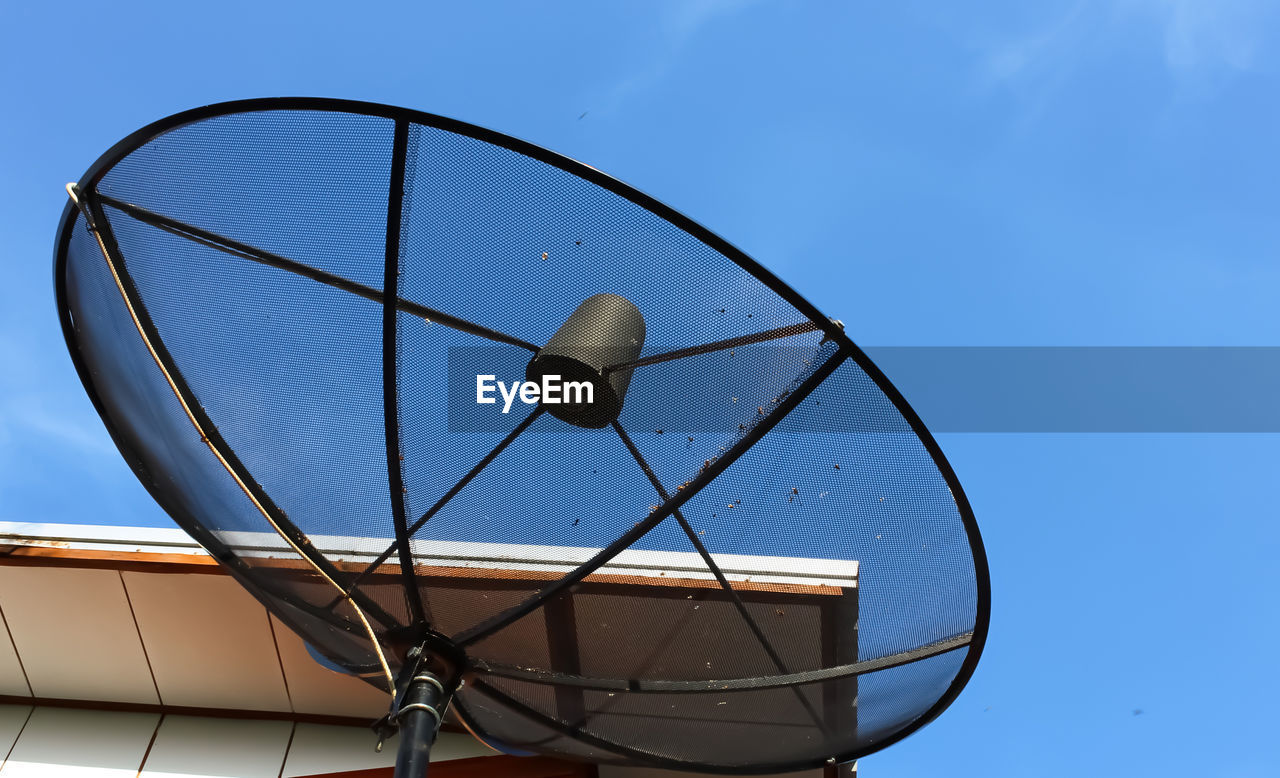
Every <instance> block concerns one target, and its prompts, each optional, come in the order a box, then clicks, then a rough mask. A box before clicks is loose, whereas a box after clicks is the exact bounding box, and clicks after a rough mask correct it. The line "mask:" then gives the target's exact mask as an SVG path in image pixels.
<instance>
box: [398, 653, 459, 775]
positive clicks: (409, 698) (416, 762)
mask: <svg viewBox="0 0 1280 778" xmlns="http://www.w3.org/2000/svg"><path fill="white" fill-rule="evenodd" d="M448 699H449V695H448V694H447V693H446V692H445V690H444V684H442V683H440V680H439V679H438V678H436V677H435V676H434V675H432V674H431V673H430V672H427V671H425V670H424V671H421V672H419V673H417V674H416V675H414V676H413V678H412V679H411V680H410V681H409V684H408V685H407V686H406V687H405V690H404V694H403V703H402V704H401V705H400V709H399V710H398V711H396V724H397V725H398V726H399V727H400V748H399V750H398V751H397V752H396V771H395V778H424V776H426V774H427V767H428V766H429V765H430V762H431V746H432V745H433V744H434V743H435V742H436V732H437V731H438V730H439V729H440V710H439V707H438V706H439V705H440V702H441V701H442V700H444V701H446V702H447V701H448Z"/></svg>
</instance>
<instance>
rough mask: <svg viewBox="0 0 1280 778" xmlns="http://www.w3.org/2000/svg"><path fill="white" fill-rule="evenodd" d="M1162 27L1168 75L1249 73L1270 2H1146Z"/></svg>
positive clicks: (1268, 20) (1269, 13)
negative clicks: (1203, 70)
mask: <svg viewBox="0 0 1280 778" xmlns="http://www.w3.org/2000/svg"><path fill="white" fill-rule="evenodd" d="M1146 4H1147V5H1149V6H1151V8H1150V9H1149V10H1150V11H1151V12H1152V13H1153V14H1154V15H1155V17H1156V19H1157V20H1158V21H1159V23H1160V24H1162V25H1163V27H1164V55H1165V64H1167V65H1168V67H1169V68H1170V69H1171V70H1174V71H1186V70H1189V69H1193V68H1204V67H1213V68H1219V67H1225V68H1229V69H1232V70H1251V69H1252V68H1253V66H1254V64H1255V63H1256V61H1257V55H1258V51H1259V49H1260V46H1261V44H1262V36H1263V35H1264V31H1265V30H1266V29H1268V27H1269V26H1270V23H1271V22H1273V21H1274V17H1275V13H1274V8H1275V4H1274V3H1269V2H1266V3H1264V2H1261V1H1260V0H1146Z"/></svg>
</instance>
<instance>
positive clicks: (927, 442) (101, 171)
mask: <svg viewBox="0 0 1280 778" xmlns="http://www.w3.org/2000/svg"><path fill="white" fill-rule="evenodd" d="M262 111H320V112H330V113H347V114H359V115H365V116H376V117H381V118H386V119H389V120H392V121H399V122H406V121H407V122H412V123H415V124H421V125H425V126H428V127H434V128H437V129H441V130H446V131H449V132H453V133H456V134H458V135H463V136H466V137H470V138H474V139H476V140H479V141H483V142H486V143H490V144H493V145H495V146H500V147H503V148H506V149H508V150H510V151H514V152H517V153H519V154H523V155H525V156H527V157H530V158H533V159H536V160H538V161H540V162H543V163H546V164H548V165H551V166H553V167H557V168H559V169H561V170H564V171H565V172H567V173H570V174H572V175H575V176H578V177H579V178H582V179H584V180H586V181H589V182H591V183H593V184H596V185H597V186H600V187H603V188H604V189H607V190H609V191H610V192H612V193H614V194H616V195H618V196H620V197H623V198H624V199H626V200H629V201H631V202H632V203H635V204H636V205H639V206H640V207H642V208H644V209H646V210H648V211H649V212H651V213H653V214H654V215H655V216H658V217H659V218H661V219H664V220H666V221H668V222H670V223H671V224H673V225H675V226H676V227H678V228H680V229H682V230H684V231H685V232H687V233H689V234H690V235H692V236H694V237H695V238H697V239H698V240H700V241H702V242H703V243H705V244H706V245H708V246H710V247H711V248H713V249H715V250H716V251H718V252H720V253H721V254H723V255H724V256H726V257H728V258H729V259H730V260H732V261H733V262H734V263H736V264H737V265H738V266H739V267H741V268H742V269H744V270H746V271H747V272H748V273H750V274H751V275H752V276H754V277H755V278H757V279H758V280H759V281H760V282H761V283H763V284H764V285H765V286H767V287H768V288H769V289H771V290H772V291H774V292H775V293H777V294H778V295H779V296H780V297H782V298H783V299H784V300H786V301H787V302H788V303H790V304H791V305H792V306H794V307H795V308H796V309H797V310H798V311H800V312H801V313H802V314H804V315H805V316H808V317H809V319H810V320H811V321H812V322H813V323H814V324H815V325H817V328H819V329H821V330H822V331H823V333H824V335H825V336H826V338H827V339H828V340H832V341H834V342H835V343H836V344H837V345H838V346H839V352H838V353H837V354H836V355H833V356H832V357H831V360H842V357H843V358H848V359H851V360H853V361H854V363H856V364H857V365H858V366H859V367H860V368H861V369H862V370H863V371H865V372H866V374H867V375H868V376H870V377H871V379H872V380H873V381H874V382H875V383H876V385H877V386H878V387H879V388H880V390H881V391H882V392H884V393H885V396H887V397H888V398H889V399H890V401H891V402H893V404H894V406H895V407H896V408H897V410H898V412H899V413H901V414H902V416H903V418H904V419H906V421H907V423H908V424H910V425H911V429H912V431H913V432H915V434H916V436H917V437H919V439H920V441H921V442H922V443H923V444H924V446H925V449H926V450H927V451H928V452H929V455H930V457H931V458H932V459H933V462H934V464H935V465H936V466H937V468H938V471H939V472H940V473H941V474H942V476H943V479H944V480H945V481H946V483H947V486H948V487H949V488H950V490H951V495H952V497H953V498H954V500H955V503H956V507H957V508H958V509H959V511H960V517H961V520H962V521H963V522H964V528H965V533H966V535H967V537H968V541H969V547H970V551H971V554H972V558H973V563H974V575H975V579H976V586H977V596H978V609H977V613H976V614H975V622H974V629H973V632H972V637H971V638H970V640H969V642H968V653H967V655H966V656H965V660H964V663H963V664H962V665H961V667H960V670H959V671H958V672H957V673H956V676H955V678H954V679H953V680H952V682H951V685H950V686H949V687H948V688H947V691H946V692H945V693H944V694H943V695H942V697H941V698H939V699H938V701H937V702H936V703H935V704H934V705H933V707H931V708H930V709H929V710H927V711H925V713H924V714H923V715H921V716H920V717H919V718H917V719H916V720H915V721H913V722H912V723H911V724H909V725H908V726H906V727H904V728H903V729H901V730H900V731H898V732H897V733H895V734H894V735H892V736H891V737H888V738H886V739H884V740H882V741H880V742H878V743H876V744H875V745H874V747H872V748H867V749H863V750H860V751H855V752H851V753H847V754H836V755H834V758H835V759H836V760H837V761H839V762H846V761H851V760H854V759H859V758H861V757H863V756H866V755H867V754H871V753H874V752H876V751H879V750H881V749H883V748H885V747H887V746H890V745H892V744H894V743H896V742H898V741H900V740H902V739H903V738H905V737H907V736H908V735H911V734H913V733H914V732H916V731H917V730H919V729H920V728H921V727H923V726H924V725H926V724H928V723H929V722H931V721H933V720H934V719H935V718H937V717H938V715H940V714H941V713H942V712H943V711H944V710H946V708H947V707H948V706H950V705H951V703H952V702H954V701H955V699H956V697H957V696H959V694H960V691H961V690H962V689H963V688H964V686H965V685H966V684H967V683H968V681H969V678H970V677H971V676H972V675H973V671H974V669H975V668H976V667H977V665H978V660H979V659H980V658H981V656H982V649H983V646H984V644H985V643H986V637H987V631H988V628H989V625H990V617H991V580H990V572H989V569H988V566H987V557H986V551H985V549H984V547H983V544H982V537H981V535H980V534H979V531H978V525H977V521H976V520H975V518H974V515H973V509H972V507H971V506H970V505H969V501H968V498H967V497H966V496H965V493H964V490H963V488H962V487H961V486H960V482H959V480H958V479H957V477H956V474H955V471H954V470H953V469H952V468H951V465H950V464H949V463H948V462H947V459H946V457H945V456H944V455H943V453H942V450H941V448H939V446H938V443H937V441H935V440H934V438H933V436H932V435H931V434H930V433H929V431H928V429H926V428H925V426H924V423H923V422H922V421H921V420H920V417H919V416H917V415H916V413H915V411H914V410H912V408H911V406H910V405H908V404H907V402H906V400H905V399H904V398H903V396H902V394H901V393H900V392H898V390H897V389H896V388H894V386H893V384H891V383H890V382H889V380H888V378H886V377H885V375H884V373H882V372H881V371H880V369H879V368H877V367H876V366H875V364H874V363H872V361H871V360H870V359H869V358H868V357H867V355H866V354H865V353H863V351H862V349H860V348H858V346H857V345H855V344H854V343H853V341H852V340H851V339H850V338H849V336H848V335H846V334H845V332H844V330H843V329H842V328H841V327H840V326H839V325H838V324H837V323H835V322H832V321H831V320H829V319H827V318H826V317H825V316H823V315H822V314H821V313H820V312H819V311H818V309H817V308H815V307H814V306H813V305H812V304H811V303H809V301H807V300H805V299H804V298H803V297H801V296H800V294H799V293H797V292H796V291H795V290H793V289H792V288H791V287H789V286H787V285H786V284H784V283H783V282H782V281H781V280H780V279H778V278H777V277H776V276H774V275H773V274H772V273H771V272H769V271H768V270H766V269H765V268H764V267H763V266H761V265H760V264H759V263H758V262H756V261H755V260H753V259H752V258H751V257H749V256H747V255H746V254H745V253H743V252H742V251H741V250H739V249H738V248H736V247H735V246H733V245H732V244H730V243H729V242H728V241H726V240H724V239H723V238H721V237H719V236H718V235H715V234H714V233H712V232H711V231H710V230H708V229H706V228H705V227H703V226H701V225H699V224H697V223H696V222H694V221H693V220H691V219H689V218H688V217H686V216H684V215H682V214H680V213H678V212H676V211H675V210H673V209H671V208H669V207H668V206H666V205H663V204H662V203H660V202H658V201H657V200H655V199H654V198H652V197H650V196H648V195H646V194H644V193H643V192H640V191H638V190H636V189H634V188H632V187H630V186H628V185H627V184H624V183H622V182H621V181H619V180H617V179H615V178H612V177H610V176H608V175H606V174H604V173H601V172H600V171H599V170H596V169H595V168H593V167H591V166H589V165H586V164H583V163H581V162H578V161H576V160H573V159H570V158H568V157H564V156H561V155H559V154H556V153H555V152H552V151H549V150H547V149H544V148H542V147H540V146H535V145H533V144H531V143H527V142H525V141H521V140H518V139H515V138H512V137H510V136H507V135H503V134H501V133H498V132H494V131H492V130H488V129H484V128H482V127H477V126H475V125H471V124H467V123H465V122H460V121H457V120H455V119H449V118H445V117H442V116H436V115H434V114H429V113H424V112H421V111H415V110H412V109H407V108H397V107H394V106H388V105H381V104H378V103H368V102H361V101H355V100H341V99H336V98H316V97H268V98H256V99H250V100H236V101H231V102H225V103H215V104H213V105H207V106H202V107H200V108H194V109H191V110H188V111H183V112H181V113H178V114H174V115H172V116H169V117H166V118H164V119H161V120H159V121H156V122H153V123H151V124H148V125H147V126H145V127H143V128H141V129H139V130H137V131H136V132H133V133H131V134H130V135H128V136H127V137H125V138H124V139H123V140H121V141H120V142H118V143H116V144H115V145H114V146H112V147H111V148H110V149H109V150H108V151H107V152H106V153H104V154H103V155H102V156H101V157H99V158H98V159H97V161H95V162H94V163H93V164H92V165H91V166H90V167H89V169H88V170H87V171H86V172H85V174H84V175H83V176H82V177H81V179H80V181H79V184H78V186H79V189H80V191H81V192H92V191H94V189H95V187H96V186H97V184H98V182H99V181H101V179H102V177H103V176H105V175H106V174H107V172H108V171H110V170H111V169H112V168H113V167H114V166H115V165H116V164H117V163H118V162H119V161H120V160H121V159H123V158H124V157H125V156H126V155H128V154H130V153H131V152H133V151H135V150H137V149H138V148H140V147H141V146H143V145H144V144H146V143H147V142H149V141H151V140H152V139H154V138H155V137H157V136H158V135H161V134H163V133H165V132H169V131H171V130H174V129H176V128H178V127H181V126H183V125H187V124H192V123H195V122H199V121H203V120H205V119H211V118H214V117H218V116H224V115H228V114H235V113H253V112H262ZM77 218H82V217H81V215H80V212H79V210H78V209H77V207H76V206H75V204H73V203H71V202H68V203H67V206H66V208H64V209H63V213H62V217H61V220H60V222H59V226H58V235H57V239H56V242H55V246H54V288H55V295H56V298H57V305H58V315H59V319H60V321H61V324H62V331H63V337H64V338H65V340H66V343H67V349H68V352H69V353H70V354H71V359H72V361H73V362H74V363H75V367H76V371H77V373H78V374H79V376H80V380H81V383H83V384H84V388H85V391H86V392H87V393H88V395H89V397H90V399H91V401H92V402H93V404H94V408H95V409H96V410H97V411H98V415H99V416H100V417H101V418H102V420H103V423H104V424H105V425H106V427H107V430H108V432H109V433H110V434H111V437H112V439H113V441H115V443H116V447H117V448H118V449H119V450H120V453H121V454H122V455H123V456H124V458H125V460H126V461H127V462H129V463H130V465H131V466H132V468H133V469H134V472H135V474H139V475H140V472H139V471H140V470H141V463H140V460H139V458H138V457H137V456H136V455H134V454H133V452H131V451H129V450H128V448H127V447H126V446H125V445H124V444H123V441H122V438H121V437H120V435H119V433H118V431H117V430H116V429H115V428H114V427H113V425H112V424H111V422H110V421H109V419H108V417H107V415H106V414H105V413H104V408H103V405H102V401H101V399H100V398H99V397H98V394H97V392H96V391H95V389H94V386H93V382H92V380H91V377H90V375H89V373H88V370H87V368H86V366H85V364H84V360H83V358H82V356H81V355H80V352H79V348H78V345H77V342H76V339H75V333H74V328H73V325H72V322H71V320H70V311H69V309H68V307H67V300H66V287H65V283H64V279H65V275H66V260H67V248H68V246H69V244H70V240H71V235H72V229H73V227H74V226H75V221H76V219H77ZM139 480H142V482H143V486H144V487H146V488H147V490H148V492H150V493H151V494H152V497H153V498H155V497H156V496H157V495H156V494H155V492H154V491H153V490H152V488H151V485H150V484H148V483H147V482H146V480H145V479H142V478H141V477H140V478H139ZM157 502H160V500H158V499H157ZM161 504H163V503H161ZM184 528H185V529H187V531H188V532H191V533H192V534H193V535H194V536H196V538H197V539H198V540H200V541H201V543H202V544H203V545H205V546H206V547H208V548H210V549H211V550H213V551H214V556H215V557H216V558H218V559H219V561H221V562H223V563H224V564H227V565H228V567H229V568H231V571H232V572H233V574H235V576H236V578H237V579H241V571H240V570H239V569H238V566H237V564H236V563H237V562H238V561H239V560H238V559H237V558H236V557H235V556H234V554H231V553H230V552H229V551H224V552H223V553H217V551H216V549H218V548H220V547H222V544H221V543H220V542H219V541H218V540H217V539H216V537H215V536H213V535H212V533H209V532H205V531H201V530H200V529H199V528H198V527H197V528H196V529H195V530H194V531H193V530H192V528H191V527H184ZM241 583H252V584H253V585H252V586H247V587H246V588H248V589H249V590H250V591H251V592H252V591H254V590H255V587H257V586H259V584H258V583H257V582H252V581H248V580H241ZM264 604H266V601H265V600H264ZM277 615H279V614H277ZM287 621H289V620H287ZM459 702H461V701H459ZM458 708H459V709H460V711H459V712H460V714H461V715H463V716H464V717H466V718H470V716H469V715H468V714H466V713H465V705H459V706H458ZM613 745H615V746H616V745H617V744H613ZM635 755H636V756H638V757H640V758H643V759H645V760H646V761H649V762H650V763H652V764H654V765H655V766H659V767H669V768H674V769H680V768H684V769H689V768H693V769H699V770H702V771H708V772H722V773H728V772H730V771H735V772H739V773H741V772H742V768H725V767H720V766H715V765H705V764H703V763H696V762H687V761H681V760H674V759H668V758H662V757H655V756H653V755H650V754H643V755H641V754H639V753H637V754H635ZM823 763H824V762H823V761H821V760H820V761H818V762H814V763H806V764H795V763H785V764H768V765H757V766H752V768H750V770H751V772H777V771H779V770H796V769H804V768H806V767H819V766H821V765H822V764H823Z"/></svg>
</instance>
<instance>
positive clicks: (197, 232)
mask: <svg viewBox="0 0 1280 778" xmlns="http://www.w3.org/2000/svg"><path fill="white" fill-rule="evenodd" d="M96 198H97V199H98V200H100V201H101V202H103V203H105V204H106V205H110V206H111V207H112V208H115V209H117V210H120V211H123V212H125V213H127V214H129V215H130V216H132V217H133V218H135V219H137V220H138V221H140V222H143V223H144V224H149V225H151V226H152V227H158V228H159V229H162V230H164V231H165V232H168V233H171V234H173V235H177V236H179V237H181V238H186V239H187V240H190V241H193V242H195V243H199V244H200V245H202V246H207V247H209V248H212V249H217V250H218V251H221V252H223V253H225V254H230V255H231V256H234V257H239V258H241V259H248V260H251V261H253V262H257V263H259V264H263V265H267V266H269V267H274V268H277V269H279V270H285V271H288V272H290V273H296V274H297V275H300V276H303V277H305V278H310V279H311V280H312V281H317V282H319V283H322V284H325V285H326V286H331V287H333V288H335V289H341V290H342V291H344V292H350V293H352V294H354V295H357V296H358V297H363V298H364V299H366V300H371V301H373V302H375V303H381V302H382V297H383V294H382V292H379V291H378V290H377V289H372V288H370V287H368V286H365V285H364V284H358V283H356V282H355V281H352V280H350V279H347V278H343V277H342V276H337V275H334V274H333V273H326V272H325V271H323V270H319V269H317V268H314V267H311V266H310V265H305V264H303V263H301V262H296V261H294V260H292V259H288V258H287V257H282V256H280V255H279V254H273V253H271V252H270V251H265V250H263V249H260V248H257V247H256V246H251V245H249V244H248V243H242V242H241V241H238V240H235V239H234V238H228V237H226V236H225V235H219V234H217V233H216V232H210V231H209V230H204V229H201V228H199V227H196V226H194V225H191V224H187V223H186V222H182V221H178V220H177V219H173V218H170V217H168V216H163V215H161V214H158V213H155V212H154V211H149V210H147V209H146V208H142V207H140V206H137V205H133V204H132V203H127V202H124V201H123V200H117V199H115V198H114V197H109V196H107V195H104V194H101V193H97V194H96ZM396 309H397V310H400V311H404V312H405V313H408V314H411V315H413V316H418V317H420V318H423V319H426V320H427V321H431V322H435V323H436V324H441V325H443V326H445V327H449V328H450V329H455V330H458V331H459V332H465V333H468V334H470V335H475V336H477V337H480V338H485V339H487V340H493V341H497V342H498V343H506V344H507V345H510V346H519V347H520V348H523V349H528V350H529V351H537V350H538V347H537V346H535V345H534V344H532V343H529V342H528V341H525V340H521V339H520V338H517V337H514V336H511V335H507V334H506V333H503V332H498V331H497V330H494V329H490V328H489V327H485V326H484V325H481V324H476V323H475V322H471V321H467V320H466V319H461V318H458V317H457V316H451V315H449V314H447V313H444V312H443V311H437V310H435V309H434V308H428V307H427V306H425V305H419V304H418V303H415V302H412V301H410V300H405V299H403V298H399V299H397V300H396Z"/></svg>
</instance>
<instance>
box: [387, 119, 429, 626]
mask: <svg viewBox="0 0 1280 778" xmlns="http://www.w3.org/2000/svg"><path fill="white" fill-rule="evenodd" d="M408 147H409V123H408V122H407V121H405V120H403V119H400V120H399V121H397V122H396V130H395V135H394V140H393V141H392V145H391V183H390V185H389V187H388V192H387V237H386V246H385V257H386V262H385V265H384V268H383V274H382V289H383V295H382V421H383V432H384V435H383V437H384V439H385V440H386V449H387V487H388V489H389V491H390V495H391V524H392V526H393V527H394V528H395V532H396V542H397V543H399V545H400V573H401V575H402V576H403V578H404V596H405V601H406V602H407V603H408V605H409V612H410V613H411V614H412V615H413V618H414V620H415V621H417V622H418V623H421V624H426V623H427V612H426V609H425V608H424V607H423V605H422V594H421V593H420V592H419V591H418V582H417V580H416V579H415V578H414V573H413V555H412V554H410V553H409V537H408V535H407V534H406V533H405V530H406V525H407V524H408V519H406V518H405V499H404V496H405V493H406V492H407V491H408V490H407V489H406V488H405V486H404V455H403V454H401V453H400V403H399V399H400V398H399V394H400V392H399V376H398V373H397V366H398V365H399V362H400V360H399V347H398V342H399V341H398V336H399V331H398V328H397V324H398V319H399V317H400V312H399V311H398V310H397V306H396V304H395V303H396V301H397V300H398V299H400V298H399V286H400V217H401V214H402V212H403V206H404V169H405V157H406V156H407V154H408Z"/></svg>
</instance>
